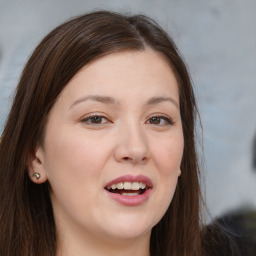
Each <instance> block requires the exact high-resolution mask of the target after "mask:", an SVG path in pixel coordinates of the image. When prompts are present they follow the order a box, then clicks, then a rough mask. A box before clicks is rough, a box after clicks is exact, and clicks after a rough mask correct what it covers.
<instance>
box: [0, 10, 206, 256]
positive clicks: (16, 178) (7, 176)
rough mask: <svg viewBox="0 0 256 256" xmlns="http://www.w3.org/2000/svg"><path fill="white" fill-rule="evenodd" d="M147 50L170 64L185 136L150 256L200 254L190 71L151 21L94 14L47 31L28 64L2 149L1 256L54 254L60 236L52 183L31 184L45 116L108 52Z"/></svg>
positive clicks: (193, 98)
mask: <svg viewBox="0 0 256 256" xmlns="http://www.w3.org/2000/svg"><path fill="white" fill-rule="evenodd" d="M147 48H150V49H152V50H154V51H157V52H159V53H161V54H162V55H163V56H164V57H165V59H166V60H167V61H168V62H169V64H170V67H171V69H172V70H173V72H174V73H175V76H176V79H177V81H178V85H179V98H180V99H179V100H180V112H181V119H182V126H183V135H184V142H185V143H184V152H183V158H182V162H181V172H182V174H181V176H180V177H179V179H178V184H177V188H176V191H175V194H174V197H173V200H172V202H171V204H170V206H169V208H168V210H167V212H166V213H165V215H164V216H163V218H162V219H161V221H160V222H159V223H158V224H157V225H156V226H155V227H154V228H153V229H152V234H151V240H150V253H151V255H152V256H153V255H154V256H160V255H161V256H167V255H168V256H169V255H172V256H188V255H189V256H200V255H201V237H200V202H201V199H202V198H201V193H200V186H199V167H198V160H197V154H196V148H195V121H196V117H197V107H196V102H195V97H194V93H193V88H192V84H191V80H190V77H189V74H188V70H187V68H186V66H185V64H184V61H183V60H182V58H181V56H180V54H179V52H178V50H177V48H176V46H175V44H174V42H173V40H172V39H171V38H170V36H168V34H167V33H166V32H165V31H164V30H163V29H161V27H160V26H159V25H158V24H157V23H156V22H154V21H153V20H152V19H150V18H148V17H146V16H143V15H135V16H131V15H123V14H119V13H113V12H108V11H98V12H92V13H89V14H85V15H82V16H79V17H75V18H73V19H71V20H69V21H67V22H65V23H63V24H62V25H60V26H58V27H57V28H55V29H54V30H53V31H51V32H50V33H49V34H48V35H47V36H46V37H45V38H44V39H43V40H42V41H41V42H40V44H39V45H38V46H37V47H36V49H35V50H34V52H33V53H32V55H31V57H30V58H29V60H28V62H27V64H26V66H25V68H24V70H23V72H22V74H21V78H20V81H19V84H18V87H17V89H16V93H15V97H14V101H13V104H12V107H11V111H10V113H9V116H8V119H7V121H6V125H5V128H4V131H3V133H2V140H1V143H0V255H1V256H14V255H15V256H34V255H37V256H56V252H57V237H58V234H57V231H56V226H55V221H54V215H53V210H52V204H51V198H50V194H49V184H48V183H47V182H46V183H43V184H39V185H38V184H34V183H33V182H32V181H31V180H30V179H29V176H28V170H27V163H28V161H29V157H30V156H31V154H33V152H34V150H35V148H36V146H37V145H38V144H42V143H43V140H44V130H45V125H46V123H47V117H48V114H49V111H50V110H51V108H52V107H53V105H54V103H55V101H56V100H57V98H58V95H59V94H60V92H61V91H62V90H63V88H64V87H65V86H66V85H67V83H68V82H69V81H70V80H71V78H72V77H73V76H74V75H75V74H76V73H77V72H78V71H79V70H80V69H81V68H82V67H83V66H85V65H87V64H88V63H90V62H91V61H93V60H96V59H98V58H100V57H102V56H105V55H108V54H111V53H113V52H122V51H127V50H128V51H144V50H145V49H147Z"/></svg>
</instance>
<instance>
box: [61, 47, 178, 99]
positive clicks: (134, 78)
mask: <svg viewBox="0 0 256 256" xmlns="http://www.w3.org/2000/svg"><path fill="white" fill-rule="evenodd" d="M81 94H82V95H81ZM86 94H97V95H100V94H106V95H108V96H111V95H115V96H116V97H117V98H124V97H125V98H126V97H128V96H133V97H134V98H136V97H138V96H141V97H143V96H145V97H153V96H154V95H156V94H157V95H158V96H166V94H171V95H170V96H172V97H176V98H177V99H178V84H177V80H176V77H175V74H174V72H173V71H172V68H171V67H170V64H169V63H168V61H167V60H166V58H165V57H163V56H162V54H160V53H158V52H156V51H153V50H149V49H148V50H145V51H125V52H117V53H112V54H109V55H107V56H104V57H102V58H100V59H97V60H95V61H93V62H91V63H89V64H87V65H85V66H84V67H83V68H82V69H80V70H79V71H78V72H77V73H76V75H75V76H74V77H73V78H72V79H71V80H70V82H69V83H68V84H67V86H66V87H65V88H64V90H63V91H62V93H61V96H68V97H69V98H76V97H78V95H79V96H80V97H81V96H86Z"/></svg>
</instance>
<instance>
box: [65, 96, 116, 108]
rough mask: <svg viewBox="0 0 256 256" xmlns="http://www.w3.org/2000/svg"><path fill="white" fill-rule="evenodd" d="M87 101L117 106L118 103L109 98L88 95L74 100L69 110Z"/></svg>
mask: <svg viewBox="0 0 256 256" xmlns="http://www.w3.org/2000/svg"><path fill="white" fill-rule="evenodd" d="M88 100H92V101H97V102H101V103H104V104H118V103H119V101H118V100H117V99H115V98H112V97H109V96H101V95H88V96H85V97H83V98H80V99H78V100H76V101H75V102H74V103H72V105H71V106H70V108H72V107H73V106H75V105H77V104H79V103H81V102H84V101H88Z"/></svg>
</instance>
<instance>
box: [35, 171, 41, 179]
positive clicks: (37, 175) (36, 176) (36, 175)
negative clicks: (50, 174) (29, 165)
mask: <svg viewBox="0 0 256 256" xmlns="http://www.w3.org/2000/svg"><path fill="white" fill-rule="evenodd" d="M33 177H35V178H36V179H37V180H38V179H40V177H41V175H40V174H39V173H37V172H34V173H33Z"/></svg>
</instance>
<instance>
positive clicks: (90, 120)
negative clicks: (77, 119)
mask: <svg viewBox="0 0 256 256" xmlns="http://www.w3.org/2000/svg"><path fill="white" fill-rule="evenodd" d="M82 122H83V123H86V124H104V123H106V122H108V120H107V118H106V117H104V116H98V115H94V116H88V117H85V118H84V119H83V120H82Z"/></svg>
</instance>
